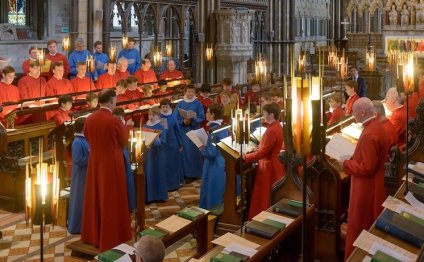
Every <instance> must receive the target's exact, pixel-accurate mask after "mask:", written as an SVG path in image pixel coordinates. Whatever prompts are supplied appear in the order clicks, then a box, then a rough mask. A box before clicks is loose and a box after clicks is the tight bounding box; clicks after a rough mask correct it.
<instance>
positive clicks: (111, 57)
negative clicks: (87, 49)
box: [109, 45, 116, 63]
mask: <svg viewBox="0 0 424 262" xmlns="http://www.w3.org/2000/svg"><path fill="white" fill-rule="evenodd" d="M109 61H111V62H113V63H114V62H116V47H115V46H114V45H112V46H111V47H110V49H109Z"/></svg>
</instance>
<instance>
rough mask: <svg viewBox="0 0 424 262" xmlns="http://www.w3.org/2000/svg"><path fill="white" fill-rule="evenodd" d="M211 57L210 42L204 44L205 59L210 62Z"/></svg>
mask: <svg viewBox="0 0 424 262" xmlns="http://www.w3.org/2000/svg"><path fill="white" fill-rule="evenodd" d="M212 58H213V48H212V44H206V61H207V62H210V61H212Z"/></svg>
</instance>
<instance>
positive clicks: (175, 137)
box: [160, 98, 184, 191]
mask: <svg viewBox="0 0 424 262" xmlns="http://www.w3.org/2000/svg"><path fill="white" fill-rule="evenodd" d="M160 112H161V114H160V118H161V121H166V141H167V142H166V144H164V145H163V149H162V150H163V151H164V152H165V153H164V154H165V157H166V160H165V174H166V184H167V186H168V191H175V190H177V189H178V188H179V187H180V184H181V183H183V182H184V173H183V172H182V163H181V157H180V155H181V151H182V150H183V148H182V141H181V137H180V130H179V125H178V122H177V118H176V116H175V115H174V114H172V109H171V100H169V99H168V98H164V99H162V100H161V101H160Z"/></svg>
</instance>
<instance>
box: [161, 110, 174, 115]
mask: <svg viewBox="0 0 424 262" xmlns="http://www.w3.org/2000/svg"><path fill="white" fill-rule="evenodd" d="M161 114H162V115H164V116H169V115H171V114H172V109H169V110H168V112H165V113H164V112H162V111H161Z"/></svg>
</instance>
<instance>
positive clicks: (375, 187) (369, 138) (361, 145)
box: [343, 117, 390, 258]
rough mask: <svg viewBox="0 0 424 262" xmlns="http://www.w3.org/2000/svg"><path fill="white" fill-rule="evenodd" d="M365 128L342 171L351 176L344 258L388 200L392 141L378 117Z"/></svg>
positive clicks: (367, 123) (368, 122)
mask: <svg viewBox="0 0 424 262" xmlns="http://www.w3.org/2000/svg"><path fill="white" fill-rule="evenodd" d="M363 125H364V130H363V131H362V134H361V136H360V137H359V140H358V143H357V145H356V149H355V152H354V153H353V156H352V158H351V159H350V160H345V161H344V162H343V169H344V171H345V173H346V174H347V175H349V176H350V200H349V209H348V220H347V235H346V249H345V250H346V252H345V258H348V257H349V255H350V254H351V252H352V251H353V248H354V247H353V242H354V241H355V239H356V238H357V237H358V236H359V234H360V233H361V231H362V230H368V229H369V228H370V227H371V226H372V224H373V223H374V221H375V219H376V218H377V217H378V215H379V214H380V212H381V211H382V210H383V207H382V206H381V205H382V204H383V202H384V200H385V199H386V197H387V195H386V190H385V188H384V163H385V162H387V160H388V159H387V158H388V153H389V149H390V139H389V137H388V136H387V134H386V133H385V130H384V129H383V127H382V126H381V124H380V122H379V121H378V120H377V119H376V118H375V117H374V118H371V119H370V120H368V121H367V122H365V123H364V124H363Z"/></svg>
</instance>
